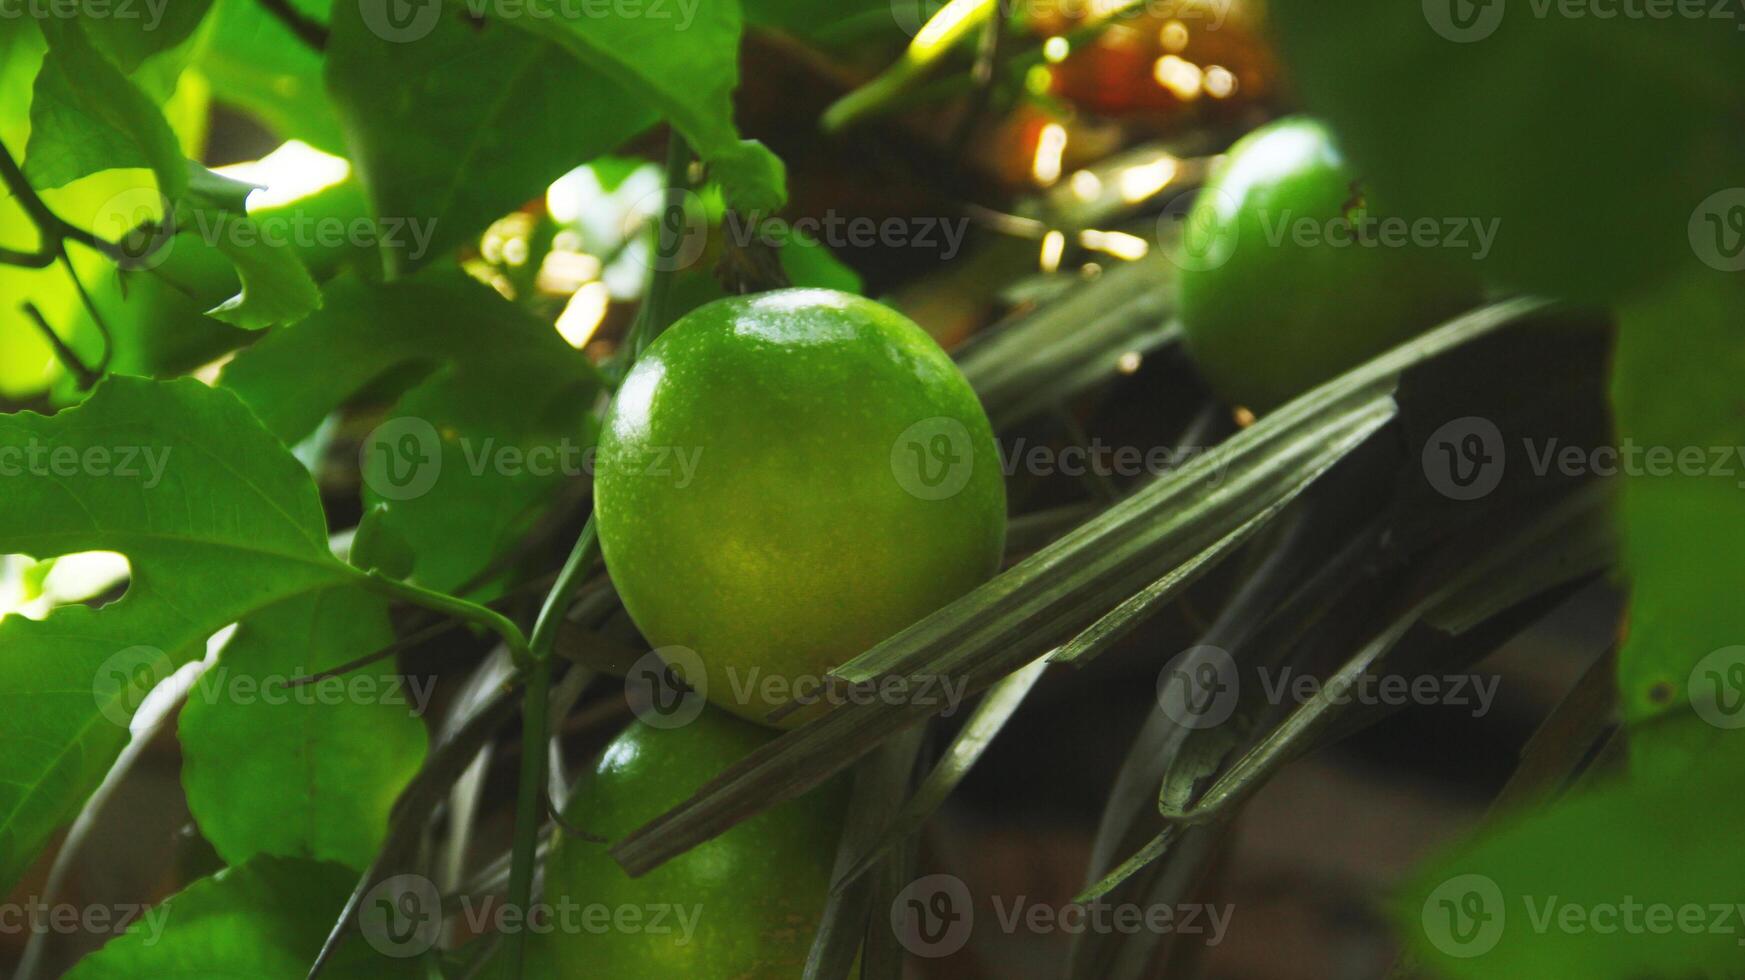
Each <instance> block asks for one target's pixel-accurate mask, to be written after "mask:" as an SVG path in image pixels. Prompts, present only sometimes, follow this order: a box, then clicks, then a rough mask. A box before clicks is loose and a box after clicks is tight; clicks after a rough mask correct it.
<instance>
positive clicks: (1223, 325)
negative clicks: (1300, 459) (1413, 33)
mask: <svg viewBox="0 0 1745 980" xmlns="http://www.w3.org/2000/svg"><path fill="white" fill-rule="evenodd" d="M1356 178H1357V175H1356V174H1354V173H1353V172H1352V171H1351V168H1350V166H1349V165H1348V164H1347V162H1346V160H1345V158H1344V157H1343V156H1342V155H1341V154H1340V152H1339V149H1338V147H1337V145H1336V144H1335V143H1334V140H1333V137H1332V134H1330V133H1329V132H1328V131H1327V129H1326V127H1325V126H1323V125H1322V124H1321V123H1320V122H1318V121H1316V120H1314V119H1310V118H1305V117H1300V116H1297V117H1289V118H1285V119H1280V120H1277V121H1275V122H1273V123H1270V124H1268V125H1266V126H1263V127H1261V128H1260V129H1257V130H1255V131H1254V132H1252V133H1249V134H1248V135H1247V136H1244V137H1243V138H1242V139H1240V140H1238V141H1237V142H1236V144H1235V145H1234V146H1232V147H1231V148H1230V152H1229V155H1228V158H1227V160H1226V161H1225V163H1224V165H1223V166H1222V168H1221V169H1220V170H1219V171H1218V172H1217V173H1216V174H1215V175H1214V176H1213V179H1212V181H1211V182H1210V183H1209V184H1207V186H1206V188H1205V189H1204V190H1202V191H1201V193H1200V195H1199V197H1198V198H1197V199H1196V200H1195V202H1194V205H1193V210H1192V211H1191V212H1189V215H1188V222H1187V228H1186V230H1185V235H1186V244H1187V245H1188V248H1187V249H1185V250H1184V251H1183V252H1180V253H1178V255H1180V263H1179V264H1181V265H1182V271H1181V277H1180V285H1179V290H1180V292H1179V300H1180V306H1179V315H1180V318H1181V323H1182V328H1183V331H1184V333H1185V336H1186V339H1187V345H1188V349H1189V350H1190V352H1191V353H1192V354H1193V356H1194V358H1195V361H1196V363H1197V364H1198V365H1199V367H1200V369H1201V372H1202V373H1203V374H1204V375H1205V377H1206V378H1207V380H1208V381H1209V382H1210V383H1211V385H1212V388H1213V390H1214V391H1216V392H1217V393H1218V394H1219V395H1220V396H1221V397H1223V398H1224V399H1225V400H1226V401H1229V402H1231V403H1233V404H1238V405H1246V406H1247V407H1249V408H1252V409H1255V410H1256V411H1262V410H1265V409H1268V408H1272V407H1275V406H1277V405H1279V404H1281V403H1283V402H1285V401H1288V400H1290V399H1291V398H1293V397H1295V396H1296V395H1298V394H1301V393H1302V392H1303V391H1306V390H1308V389H1309V388H1312V387H1314V386H1315V385H1317V384H1319V383H1321V382H1322V381H1326V380H1328V379H1330V378H1332V377H1334V376H1335V375H1337V374H1339V373H1341V372H1343V371H1345V370H1346V369H1348V368H1351V367H1353V366H1355V365H1357V364H1359V363H1361V362H1363V361H1365V360H1367V359H1369V358H1370V357H1373V356H1374V355H1376V354H1379V353H1381V352H1382V351H1385V350H1387V349H1389V348H1391V347H1394V346H1396V345H1398V344H1400V343H1402V342H1403V341H1405V340H1407V339H1408V338H1410V337H1412V336H1413V335H1415V334H1417V333H1420V332H1422V331H1423V330H1425V329H1426V328H1428V327H1431V326H1434V325H1436V324H1438V323H1440V322H1442V321H1443V320H1445V319H1447V318H1449V317H1451V316H1453V315H1454V314H1457V313H1459V312H1461V311H1463V310H1465V309H1467V308H1470V307H1471V306H1473V305H1475V304H1476V303H1477V302H1478V300H1479V296H1480V290H1479V286H1478V282H1477V276H1476V273H1475V272H1474V271H1473V270H1472V268H1471V266H1470V264H1469V262H1468V256H1469V255H1470V251H1468V250H1465V249H1462V248H1454V247H1449V248H1433V247H1429V248H1427V247H1421V246H1415V245H1412V244H1411V243H1410V240H1409V239H1408V241H1407V243H1406V244H1404V245H1401V244H1387V243H1384V242H1381V241H1377V240H1376V239H1375V238H1374V236H1373V235H1372V236H1371V239H1370V241H1369V242H1368V243H1367V244H1365V243H1362V242H1360V241H1358V240H1355V239H1347V241H1348V244H1344V245H1336V244H1333V241H1334V236H1338V235H1339V234H1340V233H1341V232H1340V230H1339V219H1340V218H1342V217H1348V218H1354V219H1356V218H1361V217H1365V216H1368V217H1370V219H1371V220H1377V219H1381V218H1384V217H1388V216H1387V215H1386V213H1385V211H1383V210H1381V209H1377V208H1375V207H1373V205H1374V204H1375V203H1377V202H1372V201H1364V200H1363V198H1362V188H1361V186H1360V185H1359V184H1358V182H1357V179H1356ZM1360 202H1361V203H1360ZM1395 217H1400V216H1395ZM1304 222H1309V223H1310V224H1309V227H1310V228H1312V229H1315V230H1317V233H1318V234H1319V235H1320V237H1311V239H1310V241H1309V242H1308V243H1307V244H1305V243H1303V242H1302V241H1300V240H1299V239H1298V237H1297V235H1296V232H1295V229H1296V228H1298V227H1299V224H1300V223H1304ZM1409 224H1410V222H1407V225H1408V226H1409ZM1437 225H1438V228H1440V227H1441V223H1440V222H1438V223H1437ZM1467 237H1468V239H1469V240H1470V238H1471V235H1470V234H1469V235H1468V236H1467ZM1451 241H1452V239H1451Z"/></svg>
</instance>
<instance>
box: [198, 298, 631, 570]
mask: <svg viewBox="0 0 1745 980" xmlns="http://www.w3.org/2000/svg"><path fill="white" fill-rule="evenodd" d="M328 294H329V297H328V303H327V307H326V308H325V309H324V310H323V311H322V312H321V313H319V314H317V315H315V316H312V317H310V318H309V319H307V320H305V321H303V322H302V323H300V324H298V325H297V326H295V327H293V328H292V329H290V330H283V331H279V332H277V333H274V334H272V335H270V336H268V337H267V338H266V339H264V340H263V341H261V342H260V343H259V344H256V345H255V346H253V347H251V348H249V349H248V350H246V351H244V352H242V353H241V354H239V355H238V356H237V358H236V360H235V361H233V362H232V363H231V364H230V365H229V366H228V367H227V368H226V369H225V372H224V375H223V380H222V384H223V385H224V386H225V387H228V388H231V389H232V390H234V391H236V393H237V394H238V395H240V396H242V399H243V401H245V402H247V403H248V405H249V407H251V408H252V409H254V411H255V413H256V414H257V415H258V416H259V417H260V418H261V419H262V421H264V422H265V423H266V425H267V428H269V429H271V430H272V431H273V432H274V433H276V434H277V435H278V436H279V437H280V438H281V439H284V440H285V441H286V442H295V441H297V440H299V439H301V438H302V437H303V436H305V435H307V434H308V433H309V432H310V431H312V430H313V429H314V428H315V426H316V425H317V424H319V423H320V421H321V420H322V419H323V418H325V417H326V416H327V415H328V413H330V412H332V411H333V410H334V409H335V408H337V407H339V406H341V405H343V404H344V403H345V402H346V401H347V400H349V399H350V398H351V397H352V396H354V395H356V394H357V393H358V392H360V391H361V390H363V389H364V387H365V386H366V385H368V384H369V383H370V382H371V381H373V380H375V379H377V378H379V377H381V376H382V375H384V374H387V373H388V372H389V371H391V370H394V369H397V368H402V369H403V368H407V367H409V366H422V367H424V368H425V369H426V370H427V371H428V372H430V373H429V375H428V378H427V380H425V381H423V382H422V383H421V384H419V385H418V386H416V387H414V388H412V389H411V390H410V391H408V392H406V393H405V395H404V397H403V398H402V400H401V401H400V403H399V404H398V405H396V406H395V407H394V408H393V409H392V410H391V411H390V412H389V418H388V420H387V421H386V422H384V423H383V424H382V426H381V427H380V428H378V429H377V430H376V431H375V433H374V434H373V435H372V437H371V438H369V439H367V440H366V445H365V458H364V461H363V462H364V477H365V485H366V494H365V499H366V502H367V503H369V504H371V505H372V507H373V508H374V509H372V511H371V516H370V517H369V518H367V519H366V530H369V531H370V532H371V533H372V534H373V533H374V532H375V531H376V530H379V529H378V528H370V527H368V524H370V523H374V522H378V521H379V522H383V523H384V524H385V525H386V527H387V528H388V529H391V530H392V531H394V532H395V534H396V535H397V536H398V537H399V538H400V539H402V540H403V541H404V542H406V543H407V544H409V545H410V546H411V548H412V550H413V552H414V554H415V555H416V563H415V565H414V575H415V577H416V579H417V580H418V581H419V582H420V583H421V584H423V585H426V586H429V587H433V588H438V589H445V590H446V589H451V588H454V587H456V586H458V585H459V584H460V583H462V582H465V581H466V580H468V579H469V578H470V577H471V576H472V575H474V574H475V573H477V572H478V571H479V570H480V569H481V568H483V567H484V566H485V565H486V564H487V563H488V562H489V561H490V560H491V558H492V557H493V556H495V555H497V554H499V553H501V552H502V550H503V549H504V548H505V547H507V546H508V545H509V544H510V543H511V542H512V541H513V540H515V538H516V536H517V535H518V534H519V533H520V532H521V531H522V530H523V529H525V527H526V526H527V524H528V522H529V521H530V520H531V519H532V518H533V516H534V515H535V514H536V513H537V512H538V511H539V510H541V509H542V507H543V505H544V504H545V503H546V502H548V501H549V500H550V499H551V495H552V493H553V492H554V491H555V490H556V489H557V488H558V487H560V486H561V485H562V484H563V482H564V480H565V479H566V478H568V477H574V476H579V475H583V473H582V471H583V469H584V468H585V463H586V459H587V457H586V455H585V453H586V451H587V450H588V449H589V447H591V446H592V445H593V437H594V427H595V423H594V421H593V419H592V418H591V415H590V411H591V409H592V408H593V403H594V397H595V395H596V394H597V392H598V391H599V387H600V383H599V377H598V375H597V374H596V372H595V371H594V369H593V367H592V365H591V364H590V363H589V362H588V360H587V358H586V356H584V355H583V354H581V353H580V352H579V351H576V350H574V349H572V348H571V347H570V346H569V345H568V344H566V343H564V342H563V340H562V338H560V337H559V336H558V335H557V332H556V331H555V330H553V329H552V328H551V327H550V326H549V325H548V324H545V323H543V322H541V321H539V320H536V319H534V318H532V317H531V316H529V315H528V314H526V313H525V312H523V311H521V310H520V309H519V308H518V307H516V306H515V305H514V304H512V303H510V302H508V301H507V300H505V299H503V298H502V297H501V296H499V295H497V294H496V293H495V292H494V291H492V290H491V289H490V288H488V287H486V286H484V285H481V284H479V283H477V282H474V281H472V280H471V279H469V278H467V277H465V276H463V275H460V274H459V273H454V272H449V271H441V270H432V271H431V272H429V273H426V274H423V275H420V276H417V277H415V278H413V279H409V280H403V281H400V282H397V283H392V284H388V285H379V284H367V283H362V282H359V281H357V280H355V279H350V278H340V279H337V280H335V281H334V282H333V283H331V284H330V285H329V287H328ZM313 365H319V366H320V369H319V370H314V371H312V370H311V366H313ZM536 451H537V452H536ZM390 464H392V465H391V466H390ZM378 504H380V505H382V506H380V507H379V508H375V507H374V505H378Z"/></svg>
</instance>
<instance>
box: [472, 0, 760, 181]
mask: <svg viewBox="0 0 1745 980" xmlns="http://www.w3.org/2000/svg"><path fill="white" fill-rule="evenodd" d="M643 9H644V11H645V13H644V14H643V15H641V16H630V15H628V14H624V13H618V12H612V13H607V12H605V11H604V10H589V9H588V8H585V7H582V8H578V7H575V6H573V5H570V4H560V3H558V2H557V0H529V3H528V4H527V14H526V16H522V17H515V18H510V19H507V20H505V23H508V24H513V25H514V26H516V27H520V28H523V29H525V30H529V31H533V32H535V33H537V34H540V35H542V36H544V37H546V38H549V39H551V40H553V41H556V42H557V43H559V44H561V45H563V46H564V47H565V48H567V49H568V50H569V51H570V52H571V53H573V54H574V55H575V56H576V57H577V58H579V59H581V60H582V62H584V63H585V64H588V65H592V66H594V67H595V68H598V69H599V70H600V71H602V72H604V73H605V74H607V75H609V76H611V77H612V78H615V79H617V80H618V81H619V82H620V83H621V84H623V85H624V87H625V88H626V89H627V90H628V91H630V92H632V93H633V94H634V95H635V96H637V97H638V98H639V99H640V100H642V101H643V102H644V103H646V104H647V105H649V106H652V107H653V108H654V109H656V110H658V111H659V113H660V115H661V116H662V117H663V118H665V119H666V120H667V121H668V122H670V123H672V125H673V127H674V128H676V129H677V130H678V131H679V132H681V133H683V134H684V136H685V138H686V139H687V140H689V141H690V143H691V147H692V149H694V150H696V152H697V154H698V155H699V156H701V157H702V158H703V160H704V162H706V163H708V164H709V165H710V167H711V170H712V172H713V174H714V176H715V177H716V179H718V180H719V181H720V182H721V185H722V188H723V189H724V190H725V192H726V194H727V200H728V203H729V204H731V205H732V206H733V207H735V208H738V209H740V210H742V211H760V212H771V211H774V210H776V209H777V208H779V207H781V205H782V202H783V201H784V200H785V199H786V197H787V187H786V171H785V169H784V168H783V166H782V162H781V160H779V159H778V158H777V157H776V156H775V154H773V153H771V152H770V151H769V150H768V149H766V148H764V146H763V144H761V143H758V142H756V141H755V140H741V139H740V138H739V131H738V129H737V128H736V127H735V126H734V123H733V90H734V88H735V87H736V86H737V85H738V84H739V38H740V31H741V29H742V24H741V17H740V10H739V2H738V0H701V2H699V3H695V4H689V5H687V4H672V5H670V6H665V7H660V8H659V9H660V10H661V11H663V13H662V14H660V15H657V14H655V13H654V11H655V10H656V9H657V8H656V6H655V5H652V4H651V5H649V6H648V7H646V8H643Z"/></svg>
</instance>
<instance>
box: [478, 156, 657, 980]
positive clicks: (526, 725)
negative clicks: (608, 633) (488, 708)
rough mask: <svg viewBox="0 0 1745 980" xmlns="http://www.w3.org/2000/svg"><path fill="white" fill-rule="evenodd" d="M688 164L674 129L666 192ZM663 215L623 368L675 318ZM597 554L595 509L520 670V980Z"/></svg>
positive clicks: (515, 865)
mask: <svg viewBox="0 0 1745 980" xmlns="http://www.w3.org/2000/svg"><path fill="white" fill-rule="evenodd" d="M690 166H691V148H690V146H688V145H687V144H686V143H685V139H684V137H682V136H680V135H679V133H678V131H677V130H673V132H672V133H671V135H670V136H669V137H668V138H667V160H666V178H665V185H664V186H666V187H667V188H668V189H671V188H675V187H684V186H685V185H686V184H687V183H688V179H689V178H688V176H687V175H688V173H689V171H690ZM668 206H669V207H673V206H676V207H683V206H684V204H683V202H682V201H680V202H669V204H668ZM661 217H662V219H663V220H660V221H658V222H657V223H656V227H657V229H658V231H657V234H658V235H659V237H660V243H659V247H658V248H657V249H656V250H655V261H654V268H653V270H652V271H651V273H650V274H649V279H648V292H647V294H646V295H645V296H644V297H643V300H642V308H641V309H640V310H638V311H637V317H636V322H635V323H634V324H632V325H631V328H630V333H629V336H627V337H626V338H625V342H624V347H623V352H624V353H623V368H624V370H625V371H628V370H629V369H630V366H631V365H632V364H633V363H635V361H636V358H637V357H638V356H640V355H641V354H642V352H643V351H644V350H646V349H647V347H648V345H649V344H650V343H651V342H652V341H653V340H654V338H655V337H656V336H658V335H659V334H660V332H661V331H662V330H664V329H666V325H667V321H668V319H669V318H670V316H671V312H670V311H671V307H672V280H673V272H674V269H673V268H672V267H671V266H672V263H671V262H670V261H667V256H669V255H670V254H672V252H671V251H670V246H671V245H673V244H674V240H673V239H672V238H671V237H669V236H674V235H677V234H680V233H682V227H683V223H682V222H681V223H680V225H679V227H678V228H674V227H673V223H672V222H668V221H666V220H664V218H665V215H664V214H663V215H662V216H661ZM599 552H600V535H599V531H598V530H597V529H596V527H595V524H594V515H593V514H591V513H590V514H589V515H588V520H587V523H585V524H583V525H582V532H581V534H579V535H578V536H577V537H576V543H575V547H573V548H571V549H570V556H569V558H568V559H567V560H565V562H564V566H563V570H562V571H560V572H558V575H557V581H556V582H555V583H553V585H552V587H551V591H550V592H549V593H547V595H546V597H545V603H544V605H542V606H541V607H540V610H539V616H538V618H536V619H535V620H534V621H533V635H532V638H531V639H530V640H529V641H528V654H529V660H528V663H527V665H526V668H525V670H524V671H523V673H524V674H525V675H526V678H527V685H526V687H525V688H523V690H522V693H521V699H522V700H521V770H520V774H519V777H518V778H519V784H518V785H517V787H516V794H515V842H514V846H513V848H512V849H511V851H510V864H509V906H510V908H512V909H514V910H515V911H516V913H518V914H519V917H520V921H521V922H522V923H523V926H522V927H521V928H518V929H515V930H512V931H511V932H509V934H508V935H507V936H505V937H504V938H505V940H506V945H505V948H504V950H503V955H504V956H505V957H507V967H508V969H507V972H506V974H505V975H506V976H508V977H510V978H511V980H519V978H520V977H521V975H522V964H523V963H524V962H525V961H526V949H527V941H526V940H527V926H526V923H527V922H528V921H529V919H528V913H529V910H530V909H531V907H532V905H533V870H534V864H535V863H536V862H537V859H538V856H539V828H540V824H541V823H542V822H543V821H544V818H545V816H546V810H547V796H546V789H545V782H546V764H547V762H548V761H549V755H550V753H549V752H548V751H547V745H548V743H549V741H550V738H551V720H550V717H549V715H550V691H551V653H552V650H553V649H555V648H556V646H557V638H558V633H559V632H560V627H562V625H563V621H564V617H565V615H566V614H567V613H568V612H569V606H570V599H571V598H572V597H573V596H574V595H575V592H576V589H577V588H578V587H580V585H581V584H582V581H583V579H585V578H586V577H587V574H588V572H589V571H590V570H591V569H592V568H593V566H594V562H595V560H596V559H597V558H598V557H599Z"/></svg>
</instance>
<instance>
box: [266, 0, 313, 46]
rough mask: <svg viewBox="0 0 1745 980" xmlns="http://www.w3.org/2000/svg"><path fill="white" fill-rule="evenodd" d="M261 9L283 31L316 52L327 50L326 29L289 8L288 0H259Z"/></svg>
mask: <svg viewBox="0 0 1745 980" xmlns="http://www.w3.org/2000/svg"><path fill="white" fill-rule="evenodd" d="M260 5H261V9H262V10H265V11H266V12H267V13H269V14H272V15H273V17H274V18H276V19H277V20H278V22H279V23H281V24H283V25H285V30H287V31H290V32H291V33H292V34H293V35H295V36H296V38H297V40H299V41H302V42H303V43H304V44H306V45H308V46H309V47H310V48H313V49H314V50H315V51H317V52H321V51H326V50H327V27H326V25H324V24H322V23H321V22H320V21H318V20H315V19H314V18H312V17H306V16H304V15H303V12H302V11H300V10H298V9H297V8H296V7H293V6H291V3H290V0H260Z"/></svg>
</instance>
